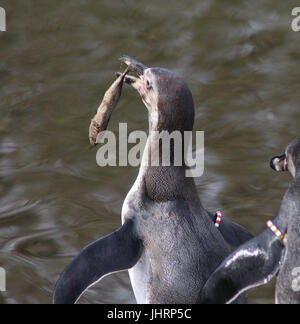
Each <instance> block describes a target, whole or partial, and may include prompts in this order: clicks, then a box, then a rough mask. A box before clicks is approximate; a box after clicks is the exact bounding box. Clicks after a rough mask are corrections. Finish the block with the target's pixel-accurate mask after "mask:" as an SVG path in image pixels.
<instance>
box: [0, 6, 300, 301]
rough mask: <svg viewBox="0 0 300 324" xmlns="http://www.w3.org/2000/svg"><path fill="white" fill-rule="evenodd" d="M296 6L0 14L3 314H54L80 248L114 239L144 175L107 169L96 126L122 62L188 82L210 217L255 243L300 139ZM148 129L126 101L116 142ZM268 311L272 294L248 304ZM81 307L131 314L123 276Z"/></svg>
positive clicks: (38, 9) (136, 103)
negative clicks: (276, 166) (124, 58)
mask: <svg viewBox="0 0 300 324" xmlns="http://www.w3.org/2000/svg"><path fill="white" fill-rule="evenodd" d="M298 4H299V3H297V1H276V0H269V1H268V0H264V1H262V0H253V1H251V2H250V1H246V0H244V1H238V2H237V1H222V0H218V1H217V0H215V1H214V0H203V1H196V0H193V1H192V0H189V1H184V2H183V1H179V0H178V1H177V0H176V1H172V5H170V4H169V3H167V2H162V1H151V2H146V1H139V2H136V1H130V0H124V1H121V0H115V1H113V2H112V1H95V0H88V1H87V0H76V1H64V2H63V3H62V1H56V0H55V1H45V0H44V1H35V0H26V1H25V0H18V1H11V0H10V1H7V0H4V1H1V6H2V7H4V8H5V9H6V13H7V32H6V33H1V34H0V84H1V87H0V98H1V101H0V112H1V118H0V180H1V181H0V266H2V267H4V268H5V269H6V272H7V292H6V293H0V302H1V303H50V302H51V298H52V292H53V288H54V285H55V282H56V280H57V278H58V276H59V274H60V273H61V271H62V270H63V268H64V267H65V265H67V264H68V262H69V261H70V260H71V258H72V257H74V256H75V255H76V254H77V253H78V252H79V251H80V250H81V249H82V248H83V247H84V246H85V245H86V244H88V243H90V242H91V241H94V240H95V239H97V238H98V237H100V236H103V235H105V234H107V233H110V232H112V231H113V230H115V229H117V228H118V227H119V226H120V211H121V207H122V203H123V200H124V198H125V196H126V193H127V192H128V190H129V188H130V187H131V185H132V183H133V181H134V179H135V177H136V175H137V171H138V169H137V168H131V167H126V168H122V167H117V168H111V167H110V168H109V167H108V168H100V167H97V165H96V149H93V148H90V146H89V141H88V133H87V132H88V126H89V122H90V118H91V117H92V116H93V114H94V113H95V111H96V109H97V107H98V104H99V101H100V100H101V97H102V95H103V93H104V92H105V90H106V89H107V87H108V86H109V85H110V83H111V81H112V80H113V74H114V72H115V71H117V70H119V69H120V64H119V63H118V61H117V59H118V57H119V56H120V55H122V54H128V55H130V56H133V57H135V58H137V59H138V60H140V61H141V62H143V63H145V64H147V65H149V66H162V67H166V68H169V69H171V70H174V71H176V72H177V73H179V74H181V75H182V76H183V78H184V79H185V80H186V82H187V83H188V85H189V86H190V88H191V90H192V92H193V95H194V99H195V105H196V122H195V129H197V130H204V131H205V145H206V146H205V149H206V151H205V152H206V157H205V163H206V164H205V174H204V176H203V177H201V178H199V179H197V189H198V191H199V195H200V197H201V200H202V202H203V204H204V206H205V207H206V208H208V209H210V210H212V211H215V210H217V209H221V210H223V211H224V214H225V216H226V217H228V218H230V219H232V220H234V221H236V222H238V223H240V224H242V225H243V226H245V227H246V228H248V229H249V230H250V231H251V232H252V233H253V234H258V233H260V232H261V231H262V230H264V229H265V223H266V221H267V220H268V219H270V218H273V217H274V216H275V215H276V213H277V211H278V208H279V206H280V202H281V199H282V196H283V194H284V191H285V190H286V188H287V186H288V183H289V181H290V176H289V175H288V174H286V175H281V174H276V173H275V172H273V171H272V170H271V169H270V168H269V160H270V158H271V157H272V156H274V155H276V154H279V153H282V152H283V151H284V147H285V145H286V144H287V143H288V142H290V141H291V140H292V139H294V138H297V137H299V131H298V128H299V118H300V110H299V101H300V92H299V80H300V70H299V69H298V65H299V58H300V54H299V53H300V42H299V37H300V34H299V33H295V32H293V31H292V30H291V27H290V24H291V20H292V17H291V10H292V8H293V7H295V6H297V5H298ZM119 122H127V123H128V127H129V129H128V131H129V132H131V131H133V130H138V129H141V130H145V129H146V128H147V114H146V109H145V107H144V106H143V104H142V103H141V100H140V99H139V98H138V96H137V94H135V93H134V92H133V91H132V89H129V88H126V89H124V92H123V96H122V98H121V101H120V103H119V105H118V108H117V109H116V110H115V112H114V114H113V116H112V119H111V122H110V125H109V129H110V130H112V131H117V130H118V123H119ZM249 301H250V302H251V303H273V301H274V281H273V282H272V283H271V284H269V285H267V286H265V287H262V288H258V289H255V290H253V291H251V293H250V300H249ZM81 302H83V303H131V302H134V296H133V294H132V291H131V288H130V284H129V278H128V275H127V273H119V274H116V275H112V276H109V277H106V278H105V279H104V280H103V281H101V283H100V284H98V285H97V286H96V287H94V288H93V289H90V290H89V292H87V293H86V294H85V296H84V297H83V298H82V299H81Z"/></svg>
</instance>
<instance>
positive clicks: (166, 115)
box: [121, 56, 194, 132]
mask: <svg viewBox="0 0 300 324" xmlns="http://www.w3.org/2000/svg"><path fill="white" fill-rule="evenodd" d="M121 60H122V61H123V62H124V63H126V64H127V65H128V66H129V67H130V70H131V71H133V72H135V73H136V74H137V75H138V77H133V76H130V75H127V76H126V77H125V82H126V83H128V84H130V85H131V86H132V87H133V88H135V89H136V90H137V91H138V93H139V94H140V96H141V98H142V101H143V103H144V104H145V106H146V107H147V109H148V111H149V119H150V120H149V121H150V128H151V130H156V131H169V132H173V131H175V130H179V131H191V130H192V129H193V124H194V102H193V97H192V94H191V92H190V90H189V88H188V87H187V85H186V84H185V82H184V81H183V80H182V78H180V77H179V76H178V75H176V74H175V73H173V72H171V71H169V70H166V69H163V68H148V67H146V66H145V65H143V64H142V63H140V62H137V61H136V60H134V59H132V58H130V57H128V56H123V57H122V58H121Z"/></svg>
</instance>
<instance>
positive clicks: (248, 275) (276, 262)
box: [198, 139, 300, 304]
mask: <svg viewBox="0 0 300 324" xmlns="http://www.w3.org/2000/svg"><path fill="white" fill-rule="evenodd" d="M270 165H271V168H272V169H273V170H275V171H277V172H286V171H288V172H290V174H291V175H292V177H293V181H292V182H291V184H290V186H289V188H288V190H287V192H286V193H285V195H284V198H283V201H282V204H281V206H280V209H279V212H278V215H277V216H276V218H275V219H274V220H273V221H268V223H267V226H266V230H265V231H264V232H263V233H261V234H260V235H258V236H256V237H255V238H253V239H252V240H250V241H249V242H247V243H245V244H243V245H242V246H241V247H239V248H238V249H237V250H236V251H234V252H233V253H232V254H231V255H230V256H229V257H227V258H226V259H225V260H224V261H223V262H222V264H221V265H220V266H219V267H218V268H217V270H216V271H215V272H214V273H213V274H212V275H211V277H210V278H209V280H208V281H207V282H206V284H205V286H204V288H203V289H202V291H201V293H200V295H199V298H198V303H203V304H224V303H229V302H232V301H233V300H234V299H235V298H237V297H238V296H239V295H240V294H241V293H242V292H244V291H246V290H248V289H251V288H252V287H256V286H259V285H263V284H266V283H268V282H269V281H270V280H271V279H272V278H273V277H274V276H275V275H276V276H277V280H276V289H275V303H276V304H299V303H300V248H299V247H300V139H297V140H294V141H293V142H291V143H290V144H289V145H288V146H287V147H286V151H285V153H284V154H283V155H279V156H275V157H273V158H272V160H271V163H270Z"/></svg>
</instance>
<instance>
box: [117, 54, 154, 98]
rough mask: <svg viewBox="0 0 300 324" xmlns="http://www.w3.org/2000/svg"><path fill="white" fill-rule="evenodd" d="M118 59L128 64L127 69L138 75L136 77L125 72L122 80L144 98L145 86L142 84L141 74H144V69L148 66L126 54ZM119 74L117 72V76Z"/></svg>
mask: <svg viewBox="0 0 300 324" xmlns="http://www.w3.org/2000/svg"><path fill="white" fill-rule="evenodd" d="M120 61H121V62H123V63H125V64H126V65H127V66H128V68H129V71H131V72H134V73H135V74H136V75H137V76H138V77H135V76H132V75H128V74H127V75H126V76H125V78H124V82H125V83H127V84H130V85H131V86H132V87H133V88H135V89H136V90H137V91H138V92H139V93H140V95H141V96H142V97H143V98H144V96H145V94H146V87H145V84H144V79H143V76H144V72H145V70H147V69H148V67H147V66H146V65H144V64H142V63H140V62H138V61H136V60H135V59H133V58H132V57H130V56H127V55H123V56H122V57H121V58H120ZM119 75H120V72H118V73H117V76H119Z"/></svg>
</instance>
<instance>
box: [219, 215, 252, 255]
mask: <svg viewBox="0 0 300 324" xmlns="http://www.w3.org/2000/svg"><path fill="white" fill-rule="evenodd" d="M219 230H220V232H221V234H222V236H223V238H224V240H225V241H226V242H227V243H228V244H229V245H230V246H231V247H232V248H233V249H236V248H238V247H239V246H241V245H242V244H244V243H246V242H248V241H249V240H251V239H252V238H253V236H252V235H251V234H250V233H249V232H248V231H247V230H246V229H245V228H244V227H243V226H241V225H239V224H237V223H234V222H232V221H230V220H228V219H226V218H222V221H221V224H220V226H219Z"/></svg>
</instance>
